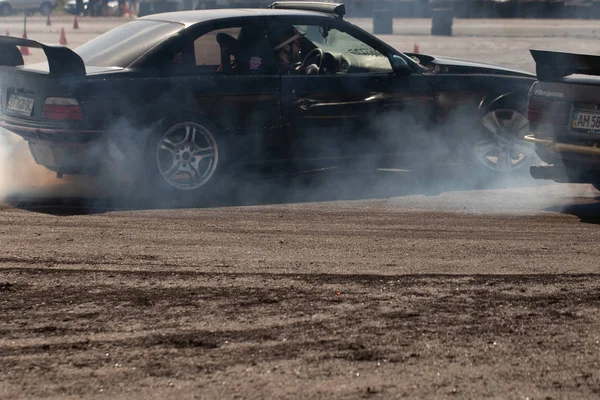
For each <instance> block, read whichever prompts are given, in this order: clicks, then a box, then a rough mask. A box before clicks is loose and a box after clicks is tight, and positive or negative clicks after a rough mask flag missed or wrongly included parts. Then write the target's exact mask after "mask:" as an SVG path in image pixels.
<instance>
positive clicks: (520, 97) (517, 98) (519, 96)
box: [477, 92, 527, 117]
mask: <svg viewBox="0 0 600 400" xmlns="http://www.w3.org/2000/svg"><path fill="white" fill-rule="evenodd" d="M501 105H503V106H505V107H506V106H507V105H511V106H512V107H514V106H515V105H519V106H525V107H527V94H526V93H516V92H510V93H503V94H500V95H498V94H486V95H485V96H484V97H483V98H482V99H481V101H480V102H479V107H478V109H477V112H478V114H479V115H480V116H481V117H483V116H484V115H485V114H486V112H487V111H488V110H489V109H492V108H497V107H499V106H501Z"/></svg>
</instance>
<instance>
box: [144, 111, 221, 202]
mask: <svg viewBox="0 0 600 400" xmlns="http://www.w3.org/2000/svg"><path fill="white" fill-rule="evenodd" d="M218 161H219V151H218V147H217V142H216V140H215V138H214V136H213V135H212V133H211V132H210V131H209V130H208V129H206V128H205V127H204V126H202V125H200V124H197V123H195V122H182V123H179V124H176V125H174V126H172V127H171V128H170V129H169V130H168V131H166V132H165V133H164V134H163V135H162V137H161V138H160V140H159V142H158V146H157V149H156V163H157V166H158V170H159V171H160V174H161V176H162V177H163V179H164V180H165V181H166V182H167V183H168V184H169V185H171V186H172V187H175V188H177V189H180V190H194V189H198V188H200V187H201V186H203V185H205V184H206V183H207V182H208V181H209V180H210V178H211V177H212V176H213V174H214V173H215V170H216V168H217V165H218Z"/></svg>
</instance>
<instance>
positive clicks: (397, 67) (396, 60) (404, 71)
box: [390, 54, 412, 76]
mask: <svg viewBox="0 0 600 400" xmlns="http://www.w3.org/2000/svg"><path fill="white" fill-rule="evenodd" d="M390 63H391V64H392V69H393V70H394V73H395V74H396V75H398V76H405V75H410V74H411V73H412V69H411V68H410V66H409V65H408V63H407V62H406V60H404V58H402V57H400V56H399V55H397V54H394V55H392V57H391V58H390Z"/></svg>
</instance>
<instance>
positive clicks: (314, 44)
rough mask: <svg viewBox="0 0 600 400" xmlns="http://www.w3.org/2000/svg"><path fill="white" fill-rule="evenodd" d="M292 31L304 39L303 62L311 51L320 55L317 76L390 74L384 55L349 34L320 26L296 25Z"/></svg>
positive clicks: (387, 59)
mask: <svg viewBox="0 0 600 400" xmlns="http://www.w3.org/2000/svg"><path fill="white" fill-rule="evenodd" d="M295 29H296V30H297V31H299V32H300V33H301V34H302V35H303V38H302V39H300V40H302V41H303V43H302V46H301V47H302V58H304V57H306V56H307V55H308V54H309V53H310V51H311V50H313V49H316V48H319V49H320V50H322V51H323V60H322V61H321V68H320V71H319V74H339V73H342V74H353V73H363V74H364V73H388V72H392V66H391V64H390V60H389V58H388V57H387V56H386V55H385V54H383V53H382V52H380V51H379V50H377V49H375V48H373V47H372V46H370V45H368V44H367V43H364V42H363V41H361V40H359V39H357V38H355V37H354V36H352V35H350V34H349V33H346V32H344V31H341V30H339V29H336V28H332V27H328V26H322V25H296V26H295ZM317 58H318V57H317ZM309 61H310V60H309ZM316 61H317V62H318V59H317V60H316Z"/></svg>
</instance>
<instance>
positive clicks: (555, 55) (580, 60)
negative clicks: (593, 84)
mask: <svg viewBox="0 0 600 400" xmlns="http://www.w3.org/2000/svg"><path fill="white" fill-rule="evenodd" d="M530 52H531V55H532V56H533V59H534V60H535V71H536V74H537V76H538V79H540V80H557V79H560V78H562V77H565V76H567V75H571V74H584V75H600V56H591V55H585V54H571V53H559V52H555V51H542V50H530Z"/></svg>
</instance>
